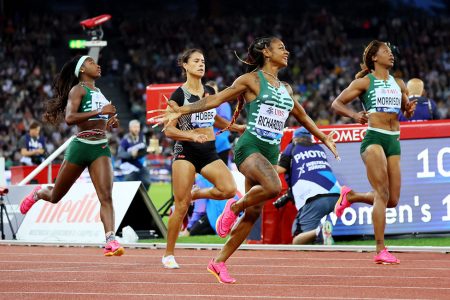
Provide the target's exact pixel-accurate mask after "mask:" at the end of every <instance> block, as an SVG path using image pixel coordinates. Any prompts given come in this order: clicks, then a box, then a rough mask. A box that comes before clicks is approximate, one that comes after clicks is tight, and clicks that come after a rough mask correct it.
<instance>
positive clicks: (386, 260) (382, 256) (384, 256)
mask: <svg viewBox="0 0 450 300" xmlns="http://www.w3.org/2000/svg"><path fill="white" fill-rule="evenodd" d="M373 261H374V262H375V263H376V264H383V265H397V264H399V263H400V259H398V258H396V257H395V256H394V255H392V254H391V253H389V251H388V249H387V248H384V249H383V250H381V251H380V253H378V254H377V255H375V256H374V258H373Z"/></svg>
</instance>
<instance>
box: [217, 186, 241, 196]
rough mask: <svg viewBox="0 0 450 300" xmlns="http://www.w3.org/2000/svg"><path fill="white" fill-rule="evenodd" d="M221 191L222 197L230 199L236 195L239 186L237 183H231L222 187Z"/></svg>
mask: <svg viewBox="0 0 450 300" xmlns="http://www.w3.org/2000/svg"><path fill="white" fill-rule="evenodd" d="M219 191H220V193H221V197H222V198H223V199H230V198H233V197H234V196H235V195H236V193H237V187H236V184H231V185H227V186H224V187H221V189H220V190H219Z"/></svg>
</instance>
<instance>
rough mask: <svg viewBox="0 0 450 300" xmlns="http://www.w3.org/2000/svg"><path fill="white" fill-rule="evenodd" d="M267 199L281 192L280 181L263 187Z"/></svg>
mask: <svg viewBox="0 0 450 300" xmlns="http://www.w3.org/2000/svg"><path fill="white" fill-rule="evenodd" d="M264 190H265V192H266V196H267V199H271V198H275V197H277V196H278V195H279V194H280V193H281V183H274V184H271V185H269V186H267V187H264Z"/></svg>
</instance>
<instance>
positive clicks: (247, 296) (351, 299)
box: [0, 292, 426, 300]
mask: <svg viewBox="0 0 450 300" xmlns="http://www.w3.org/2000/svg"><path fill="white" fill-rule="evenodd" d="M0 294H6V295H14V296H15V297H17V295H21V294H25V295H29V294H41V295H79V296H112V297H117V296H133V297H151V296H155V297H156V296H160V297H162V298H164V299H167V298H168V297H185V298H191V299H193V298H199V297H206V298H220V299H223V298H224V296H223V295H208V294H201V295H200V294H167V293H164V294H156V293H152V294H147V293H74V292H67V293H66V292H0ZM226 298H256V299H346V300H359V299H361V300H379V299H389V300H404V298H401V299H400V298H399V299H397V298H391V297H386V298H381V297H376V298H363V297H358V298H350V297H316V296H307V297H302V296H295V297H292V296H252V295H230V294H229V293H227V294H226ZM425 299H426V298H410V300H425Z"/></svg>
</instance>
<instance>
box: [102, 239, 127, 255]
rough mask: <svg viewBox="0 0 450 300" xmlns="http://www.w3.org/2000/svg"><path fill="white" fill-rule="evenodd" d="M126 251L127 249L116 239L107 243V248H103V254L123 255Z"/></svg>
mask: <svg viewBox="0 0 450 300" xmlns="http://www.w3.org/2000/svg"><path fill="white" fill-rule="evenodd" d="M124 253H125V249H123V247H121V246H120V244H119V242H118V241H116V240H113V241H110V242H108V243H107V244H106V245H105V249H103V254H104V255H105V256H121V255H122V254H124Z"/></svg>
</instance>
